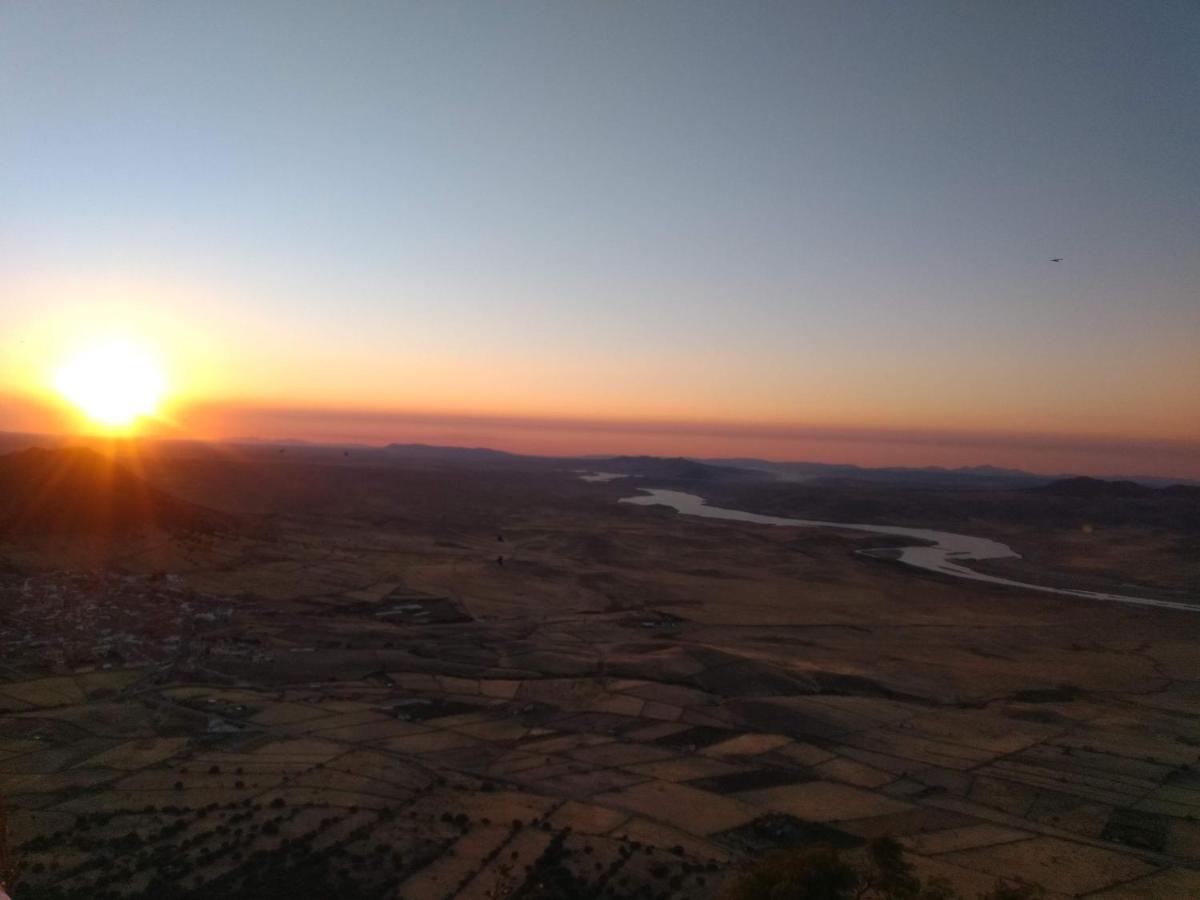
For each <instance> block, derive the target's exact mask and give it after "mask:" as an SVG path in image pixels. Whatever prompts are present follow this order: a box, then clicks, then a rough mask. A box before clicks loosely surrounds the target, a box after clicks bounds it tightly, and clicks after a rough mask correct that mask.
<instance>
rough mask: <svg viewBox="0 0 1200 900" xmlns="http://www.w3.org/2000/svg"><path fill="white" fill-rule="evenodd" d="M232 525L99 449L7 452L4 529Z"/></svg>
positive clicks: (0, 510) (0, 462) (1, 465)
mask: <svg viewBox="0 0 1200 900" xmlns="http://www.w3.org/2000/svg"><path fill="white" fill-rule="evenodd" d="M231 522H232V518H231V517H229V516H227V515H225V514H224V513H219V512H217V511H215V510H211V509H207V508H205V507H203V506H198V505H196V504H193V503H188V502H186V501H184V500H180V499H178V498H176V497H172V496H171V495H170V494H167V493H166V492H164V491H160V490H158V489H157V488H155V487H152V486H151V485H149V484H147V483H146V482H145V481H144V480H143V479H142V478H140V477H138V476H137V475H136V474H134V473H133V472H132V471H130V470H129V469H128V468H126V467H125V466H123V465H121V464H119V463H117V462H114V461H113V460H111V459H110V458H108V457H106V456H103V455H101V454H100V453H97V452H96V451H94V450H89V449H86V448H82V447H73V448H56V449H53V450H47V449H44V448H41V447H33V448H29V449H27V450H19V451H16V452H13V453H6V454H4V455H2V456H0V534H6V535H8V536H19V535H46V534H117V533H122V532H130V531H134V530H138V529H143V528H164V529H167V530H169V531H186V530H202V531H210V530H214V529H217V528H220V527H222V526H224V525H227V524H231Z"/></svg>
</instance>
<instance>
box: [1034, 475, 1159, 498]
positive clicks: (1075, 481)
mask: <svg viewBox="0 0 1200 900" xmlns="http://www.w3.org/2000/svg"><path fill="white" fill-rule="evenodd" d="M1034 490H1036V491H1040V492H1041V493H1044V494H1055V495H1056V496H1059V497H1147V496H1150V495H1152V494H1155V493H1157V491H1155V489H1154V488H1151V487H1146V485H1144V484H1138V483H1137V482H1136V481H1105V480H1104V479H1102V478H1088V477H1087V476H1082V475H1081V476H1079V477H1078V478H1063V479H1060V480H1059V481H1052V482H1050V484H1047V485H1043V486H1042V487H1038V488H1034Z"/></svg>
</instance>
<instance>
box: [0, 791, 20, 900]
mask: <svg viewBox="0 0 1200 900" xmlns="http://www.w3.org/2000/svg"><path fill="white" fill-rule="evenodd" d="M20 874H21V858H20V855H19V854H18V853H17V851H16V850H14V849H13V848H12V847H11V846H10V844H9V841H8V806H7V804H5V802H4V798H3V797H0V897H4V896H5V894H4V891H5V889H6V888H9V887H12V886H13V885H14V884H16V883H17V878H18V877H19V876H20Z"/></svg>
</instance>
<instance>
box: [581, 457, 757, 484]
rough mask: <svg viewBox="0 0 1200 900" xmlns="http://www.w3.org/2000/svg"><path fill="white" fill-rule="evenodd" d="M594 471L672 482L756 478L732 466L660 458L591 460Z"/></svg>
mask: <svg viewBox="0 0 1200 900" xmlns="http://www.w3.org/2000/svg"><path fill="white" fill-rule="evenodd" d="M595 464H596V466H597V467H598V468H603V469H604V471H606V472H616V473H620V474H622V475H640V476H642V477H645V478H658V479H669V480H672V481H728V480H730V479H745V478H748V477H751V478H752V477H761V476H756V475H755V473H753V472H750V471H747V470H745V469H739V468H738V467H736V466H725V465H714V464H711V463H706V462H697V461H696V460H694V459H684V458H683V457H681V456H677V457H662V456H613V457H609V458H607V459H601V460H595Z"/></svg>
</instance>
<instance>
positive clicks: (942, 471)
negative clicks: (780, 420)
mask: <svg viewBox="0 0 1200 900" xmlns="http://www.w3.org/2000/svg"><path fill="white" fill-rule="evenodd" d="M702 462H705V463H709V464H711V465H721V466H736V467H737V468H741V469H752V470H754V471H759V472H766V473H769V474H771V475H773V476H775V477H776V478H780V479H782V480H784V481H818V480H819V481H834V480H836V481H864V482H872V483H887V484H893V485H900V486H903V485H907V486H911V487H926V488H1000V489H1011V488H1027V487H1034V486H1035V485H1040V484H1044V483H1045V482H1047V481H1049V480H1050V477H1051V476H1046V475H1035V474H1033V473H1032V472H1023V471H1021V470H1020V469H1001V468H997V467H996V466H964V467H962V468H958V469H946V468H943V467H941V466H925V467H921V468H906V467H902V466H891V467H884V468H878V469H874V468H866V467H864V466H854V465H847V464H838V463H814V462H772V461H770V460H765V459H753V458H738V459H705V460H702Z"/></svg>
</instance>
